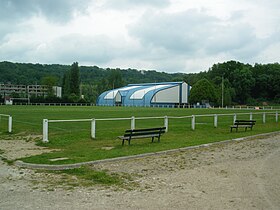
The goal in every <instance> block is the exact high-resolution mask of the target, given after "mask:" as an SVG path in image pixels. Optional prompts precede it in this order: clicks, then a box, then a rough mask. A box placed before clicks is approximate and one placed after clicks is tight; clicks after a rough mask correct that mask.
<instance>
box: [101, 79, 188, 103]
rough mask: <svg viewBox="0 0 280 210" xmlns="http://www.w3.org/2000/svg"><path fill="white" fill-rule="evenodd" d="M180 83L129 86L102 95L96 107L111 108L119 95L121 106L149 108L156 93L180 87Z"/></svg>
mask: <svg viewBox="0 0 280 210" xmlns="http://www.w3.org/2000/svg"><path fill="white" fill-rule="evenodd" d="M182 83H183V82H162V83H144V84H129V85H127V86H125V87H122V88H117V89H114V90H109V91H106V92H104V93H102V94H101V95H100V96H99V97H98V99H97V105H102V106H113V105H115V104H116V96H117V94H120V96H121V104H122V105H123V106H150V105H151V103H152V99H153V97H154V95H155V94H156V93H157V92H159V91H161V90H164V89H168V88H172V87H174V86H178V85H182Z"/></svg>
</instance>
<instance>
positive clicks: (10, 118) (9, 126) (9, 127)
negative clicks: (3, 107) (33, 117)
mask: <svg viewBox="0 0 280 210" xmlns="http://www.w3.org/2000/svg"><path fill="white" fill-rule="evenodd" d="M4 117H6V118H8V132H9V133H11V132H12V126H13V118H12V116H10V115H6V114H0V123H2V118H4Z"/></svg>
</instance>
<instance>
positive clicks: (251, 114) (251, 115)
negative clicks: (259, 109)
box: [250, 112, 253, 120]
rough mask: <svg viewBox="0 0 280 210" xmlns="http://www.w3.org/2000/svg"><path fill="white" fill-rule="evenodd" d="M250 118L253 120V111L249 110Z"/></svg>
mask: <svg viewBox="0 0 280 210" xmlns="http://www.w3.org/2000/svg"><path fill="white" fill-rule="evenodd" d="M250 120H253V113H252V112H250Z"/></svg>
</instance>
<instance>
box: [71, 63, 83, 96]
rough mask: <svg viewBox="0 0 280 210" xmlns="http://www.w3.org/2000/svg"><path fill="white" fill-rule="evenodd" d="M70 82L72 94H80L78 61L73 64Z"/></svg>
mask: <svg viewBox="0 0 280 210" xmlns="http://www.w3.org/2000/svg"><path fill="white" fill-rule="evenodd" d="M69 83H70V84H69V86H70V94H75V95H76V96H80V69H79V66H78V62H74V63H73V64H72V66H71V69H70V77H69Z"/></svg>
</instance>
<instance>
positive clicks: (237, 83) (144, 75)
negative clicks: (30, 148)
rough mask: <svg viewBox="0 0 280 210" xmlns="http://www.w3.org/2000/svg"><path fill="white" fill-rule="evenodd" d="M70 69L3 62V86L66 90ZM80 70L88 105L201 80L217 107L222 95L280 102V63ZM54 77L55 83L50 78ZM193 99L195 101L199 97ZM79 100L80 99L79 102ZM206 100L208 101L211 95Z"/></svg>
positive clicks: (236, 100) (230, 99) (234, 100)
mask: <svg viewBox="0 0 280 210" xmlns="http://www.w3.org/2000/svg"><path fill="white" fill-rule="evenodd" d="M70 69H71V65H59V64H50V65H46V64H30V63H27V64H26V63H12V62H7V61H4V62H0V75H1V77H0V83H12V84H25V85H30V84H44V82H45V81H53V83H55V84H54V85H58V86H62V87H63V86H64V77H65V74H66V73H67V72H68V71H69V70H70ZM79 71H80V76H79V77H80V81H79V82H80V87H81V90H80V94H82V95H84V96H85V101H84V102H93V103H94V102H95V100H96V98H97V97H98V95H99V94H100V93H102V92H103V91H106V90H109V89H113V88H118V87H121V86H124V85H127V84H131V83H147V82H167V81H168V82H170V81H186V82H187V83H189V84H190V85H192V86H193V85H194V84H195V83H196V82H198V81H199V80H202V79H206V80H208V81H209V82H210V84H211V89H212V88H213V89H214V90H215V93H214V95H215V97H214V98H213V97H211V101H210V102H212V103H213V104H215V105H220V104H221V100H222V95H223V99H224V100H223V102H224V105H232V104H248V105H258V104H261V103H263V102H265V103H272V104H273V103H275V104H279V103H280V82H279V81H280V64H279V63H273V64H255V65H254V66H252V65H249V64H243V63H240V62H237V61H228V62H224V63H218V64H214V65H213V66H212V67H210V68H209V69H208V70H204V71H201V72H199V73H189V74H184V73H172V74H171V73H165V72H157V71H155V70H137V69H118V68H117V69H111V68H106V69H104V68H100V67H97V66H79ZM50 77H51V78H52V80H50V79H49V78H50ZM48 79H49V80H48ZM222 86H223V88H222ZM222 89H223V94H222ZM0 97H2V96H0ZM67 97H68V96H66V95H65V94H64V100H66V99H67V100H69V97H68V98H67ZM192 98H194V102H195V98H196V97H192ZM78 99H79V96H78V97H76V99H75V100H78ZM205 99H206V100H207V99H208V98H207V96H205ZM49 100H50V99H49ZM67 100H66V101H67ZM62 102H63V101H62Z"/></svg>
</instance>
